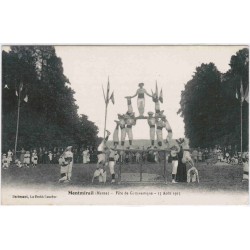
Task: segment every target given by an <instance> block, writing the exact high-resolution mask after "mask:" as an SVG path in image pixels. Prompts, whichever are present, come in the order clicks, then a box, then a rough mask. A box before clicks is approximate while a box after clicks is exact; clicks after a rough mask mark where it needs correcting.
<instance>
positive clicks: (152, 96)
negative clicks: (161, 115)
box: [144, 89, 153, 97]
mask: <svg viewBox="0 0 250 250" xmlns="http://www.w3.org/2000/svg"><path fill="white" fill-rule="evenodd" d="M144 92H145V94H146V95H147V96H149V97H153V96H152V95H150V94H149V93H148V92H147V90H146V89H144Z"/></svg>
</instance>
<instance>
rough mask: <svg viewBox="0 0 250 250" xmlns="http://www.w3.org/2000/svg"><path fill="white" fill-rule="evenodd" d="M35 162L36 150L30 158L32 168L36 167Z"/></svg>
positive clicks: (36, 158)
mask: <svg viewBox="0 0 250 250" xmlns="http://www.w3.org/2000/svg"><path fill="white" fill-rule="evenodd" d="M37 160H38V156H37V153H36V150H34V152H33V153H32V158H31V161H32V165H33V167H34V168H35V167H36V165H37Z"/></svg>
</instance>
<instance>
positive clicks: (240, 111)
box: [240, 99, 243, 160]
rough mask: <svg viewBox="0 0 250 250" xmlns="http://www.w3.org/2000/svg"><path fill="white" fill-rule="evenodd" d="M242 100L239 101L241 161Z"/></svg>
mask: <svg viewBox="0 0 250 250" xmlns="http://www.w3.org/2000/svg"><path fill="white" fill-rule="evenodd" d="M242 104H243V101H242V99H241V100H240V155H241V160H242Z"/></svg>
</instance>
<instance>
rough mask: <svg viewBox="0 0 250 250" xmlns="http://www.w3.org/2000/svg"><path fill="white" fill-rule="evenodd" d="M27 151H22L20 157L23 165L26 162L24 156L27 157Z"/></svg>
mask: <svg viewBox="0 0 250 250" xmlns="http://www.w3.org/2000/svg"><path fill="white" fill-rule="evenodd" d="M25 153H26V151H25V150H23V149H22V150H21V155H20V162H21V163H22V164H23V161H24V155H25Z"/></svg>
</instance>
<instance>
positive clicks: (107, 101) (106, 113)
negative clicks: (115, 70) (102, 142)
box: [103, 77, 110, 138]
mask: <svg viewBox="0 0 250 250" xmlns="http://www.w3.org/2000/svg"><path fill="white" fill-rule="evenodd" d="M109 87H110V86H109V77H108V84H107V94H106V99H105V121H104V132H103V138H105V134H106V123H107V116H108V103H109Z"/></svg>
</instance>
